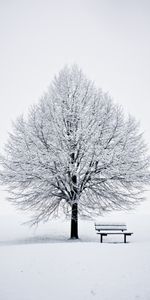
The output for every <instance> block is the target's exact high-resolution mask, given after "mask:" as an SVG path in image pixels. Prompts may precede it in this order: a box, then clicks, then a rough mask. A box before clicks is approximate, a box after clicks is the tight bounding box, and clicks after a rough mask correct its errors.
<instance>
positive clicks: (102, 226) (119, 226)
mask: <svg viewBox="0 0 150 300" xmlns="http://www.w3.org/2000/svg"><path fill="white" fill-rule="evenodd" d="M95 230H97V231H103V230H105V231H106V230H109V231H111V230H114V231H116V230H121V231H124V230H127V226H126V224H125V223H95Z"/></svg>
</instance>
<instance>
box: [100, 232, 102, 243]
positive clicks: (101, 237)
mask: <svg viewBox="0 0 150 300" xmlns="http://www.w3.org/2000/svg"><path fill="white" fill-rule="evenodd" d="M102 242H103V235H102V234H100V243H102Z"/></svg>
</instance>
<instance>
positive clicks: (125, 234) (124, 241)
mask: <svg viewBox="0 0 150 300" xmlns="http://www.w3.org/2000/svg"><path fill="white" fill-rule="evenodd" d="M124 243H126V234H124Z"/></svg>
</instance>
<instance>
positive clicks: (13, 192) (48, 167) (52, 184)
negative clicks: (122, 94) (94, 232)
mask: <svg viewBox="0 0 150 300" xmlns="http://www.w3.org/2000/svg"><path fill="white" fill-rule="evenodd" d="M0 178H1V182H2V184H4V185H5V186H7V189H8V191H9V193H10V198H9V200H10V201H12V202H13V203H14V204H16V205H17V206H19V208H21V209H23V210H29V211H30V210H32V211H33V212H34V214H33V218H32V220H31V221H32V223H33V224H34V223H38V222H39V221H41V220H44V219H45V220H47V219H49V217H50V216H56V215H58V212H59V211H63V212H64V213H65V214H66V215H68V214H71V238H76V239H77V238H78V215H82V216H86V217H91V216H93V215H95V214H102V213H103V212H106V211H110V210H113V209H130V208H132V207H133V206H134V205H135V204H137V203H138V202H139V201H141V200H142V199H143V197H142V192H143V191H144V188H145V186H146V185H148V184H149V157H148V155H147V150H146V146H145V143H144V141H143V137H142V134H141V133H140V132H139V124H138V123H137V122H136V121H135V120H134V118H132V117H131V116H128V117H125V116H124V114H123V112H122V109H121V108H120V107H119V106H118V105H116V104H114V103H113V101H112V100H111V98H110V97H109V95H108V94H106V93H103V92H102V91H101V90H99V89H97V88H96V87H95V86H94V84H93V83H92V82H91V81H90V80H88V79H87V78H86V77H85V75H84V74H83V73H82V71H81V70H80V69H78V67H77V66H73V67H71V68H68V67H65V68H64V69H63V70H62V71H61V72H60V73H59V75H58V77H55V79H54V81H53V82H52V84H51V85H50V87H49V89H48V91H47V93H45V94H44V95H43V97H42V98H41V99H40V102H39V103H38V104H37V105H34V106H33V107H31V108H30V111H29V114H28V116H27V117H26V118H24V117H23V116H21V117H19V118H18V119H17V121H16V122H15V123H14V124H13V130H12V133H10V134H9V139H8V142H7V144H6V146H5V154H4V155H3V156H1V176H0Z"/></svg>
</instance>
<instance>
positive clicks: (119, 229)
mask: <svg viewBox="0 0 150 300" xmlns="http://www.w3.org/2000/svg"><path fill="white" fill-rule="evenodd" d="M95 230H96V231H97V234H99V235H100V243H102V242H103V236H107V235H108V234H115V235H116V234H122V235H123V236H124V243H126V237H127V236H129V235H132V234H133V232H127V226H126V224H125V223H95Z"/></svg>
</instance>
